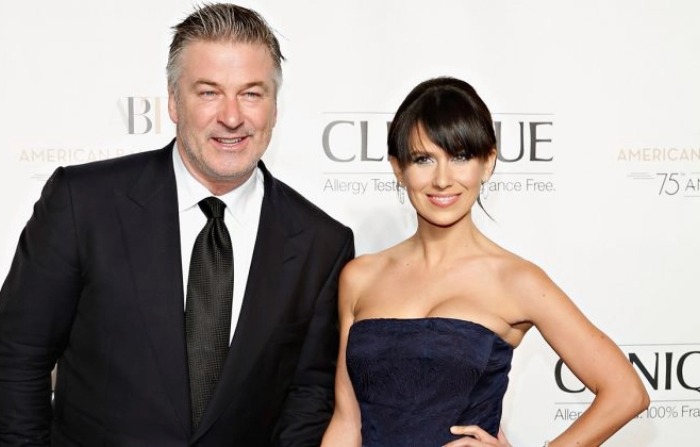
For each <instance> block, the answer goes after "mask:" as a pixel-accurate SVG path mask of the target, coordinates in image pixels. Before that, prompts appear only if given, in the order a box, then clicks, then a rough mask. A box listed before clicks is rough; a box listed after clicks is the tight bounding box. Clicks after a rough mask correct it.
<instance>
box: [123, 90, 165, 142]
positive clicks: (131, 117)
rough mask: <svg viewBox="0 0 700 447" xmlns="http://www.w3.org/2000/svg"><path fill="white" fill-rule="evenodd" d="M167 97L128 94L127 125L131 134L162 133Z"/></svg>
mask: <svg viewBox="0 0 700 447" xmlns="http://www.w3.org/2000/svg"><path fill="white" fill-rule="evenodd" d="M167 103H168V102H167V99H166V98H161V97H159V96H127V98H126V126H127V132H128V133H129V135H144V134H148V133H154V134H160V133H162V131H163V127H162V122H163V119H162V118H163V115H164V114H165V113H166V112H167V110H166V105H167Z"/></svg>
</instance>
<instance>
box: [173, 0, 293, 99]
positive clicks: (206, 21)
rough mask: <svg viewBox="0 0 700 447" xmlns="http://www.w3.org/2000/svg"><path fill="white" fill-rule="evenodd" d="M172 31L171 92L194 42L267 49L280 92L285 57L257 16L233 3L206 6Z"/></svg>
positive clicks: (275, 39)
mask: <svg viewBox="0 0 700 447" xmlns="http://www.w3.org/2000/svg"><path fill="white" fill-rule="evenodd" d="M173 31H174V32H173V40H172V42H171V43H170V52H169V53H168V65H167V67H166V71H167V75H168V89H169V90H170V91H172V92H177V89H176V88H175V87H176V84H177V82H178V79H179V77H180V70H181V68H182V63H181V54H182V51H183V50H184V49H185V47H187V45H188V44H190V43H192V42H195V41H206V42H232V43H248V44H261V45H264V46H265V47H266V48H267V50H268V52H269V53H270V57H272V61H273V63H274V65H275V73H276V75H275V87H276V90H277V91H279V87H280V85H281V83H282V61H283V60H284V56H282V51H281V50H280V44H279V41H278V40H277V37H275V34H274V32H273V31H272V29H271V28H270V26H269V25H268V24H267V22H266V21H265V19H264V18H263V17H262V16H261V15H260V14H258V13H257V12H255V11H253V10H251V9H246V8H244V7H242V6H238V5H234V4H231V3H213V4H204V5H203V6H201V7H198V8H197V9H196V10H195V11H194V12H193V13H192V14H190V15H189V16H188V17H187V18H186V19H185V20H183V21H182V22H181V23H179V24H177V25H175V26H174V27H173Z"/></svg>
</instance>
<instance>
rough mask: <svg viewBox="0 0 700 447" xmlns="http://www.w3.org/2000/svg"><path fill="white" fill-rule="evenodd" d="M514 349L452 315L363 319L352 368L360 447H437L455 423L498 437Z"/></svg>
mask: <svg viewBox="0 0 700 447" xmlns="http://www.w3.org/2000/svg"><path fill="white" fill-rule="evenodd" d="M512 357H513V348H512V347H511V346H510V345H509V344H508V343H506V342H505V341H504V340H503V339H501V338H500V337H499V336H498V335H496V334H495V333H494V332H492V331H491V330H489V329H487V328H485V327H484V326H481V325H479V324H477V323H472V322H469V321H465V320H458V319H452V318H415V319H395V318H377V319H374V318H373V319H366V320H360V321H358V322H356V323H354V324H353V325H352V326H351V327H350V334H349V336H348V345H347V356H346V359H347V366H348V372H349V374H350V379H351V381H352V385H353V387H354V390H355V395H356V396H357V400H358V402H359V404H360V411H361V414H362V445H363V447H399V446H400V447H438V446H441V445H443V444H445V443H447V442H449V441H452V440H455V439H459V437H458V436H455V435H452V434H451V433H450V427H451V426H452V425H473V424H476V425H479V426H480V427H481V428H483V429H484V430H486V431H487V432H489V433H491V434H492V435H494V436H496V434H497V433H498V427H499V425H500V420H501V409H502V402H503V396H504V394H505V392H506V388H507V386H508V372H509V371H510V365H511V359H512Z"/></svg>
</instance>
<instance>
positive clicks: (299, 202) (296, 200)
mask: <svg viewBox="0 0 700 447" xmlns="http://www.w3.org/2000/svg"><path fill="white" fill-rule="evenodd" d="M268 179H269V181H271V182H272V185H271V187H270V188H269V189H268V188H266V192H267V193H270V194H272V195H273V197H272V201H273V203H274V202H277V201H283V202H284V206H285V207H287V208H288V210H289V211H292V212H293V213H294V214H295V215H296V216H297V217H299V218H300V219H302V220H304V221H306V222H313V224H314V225H316V226H317V228H319V229H327V230H329V231H333V232H341V233H345V232H350V231H351V230H350V229H349V228H348V227H347V226H346V225H344V224H343V223H341V222H340V221H338V220H337V219H335V218H334V217H332V216H330V215H329V214H328V213H327V212H326V211H324V210H323V209H321V207H319V206H318V205H316V204H315V203H313V202H312V201H311V200H309V199H308V198H307V197H305V196H304V195H302V194H301V193H300V192H298V191H297V190H296V189H294V188H293V187H291V186H289V185H288V184H287V183H285V182H283V181H282V180H279V179H277V178H275V177H273V176H272V175H269V177H268V176H266V181H267V180H268Z"/></svg>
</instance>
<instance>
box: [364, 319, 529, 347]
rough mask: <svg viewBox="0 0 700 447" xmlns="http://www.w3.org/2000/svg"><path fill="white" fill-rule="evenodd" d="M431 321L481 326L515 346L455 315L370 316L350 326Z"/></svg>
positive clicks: (501, 341) (478, 324)
mask: <svg viewBox="0 0 700 447" xmlns="http://www.w3.org/2000/svg"><path fill="white" fill-rule="evenodd" d="M430 321H444V322H448V323H454V324H461V325H467V326H471V327H476V328H479V329H481V330H483V331H485V332H488V333H489V334H491V335H493V336H494V337H495V338H496V339H497V340H498V341H499V342H500V343H503V344H505V345H506V346H507V347H509V348H510V349H511V350H514V349H515V347H514V346H513V345H511V344H510V343H508V342H507V341H505V340H504V339H503V337H501V336H500V335H498V334H497V333H496V332H494V331H493V330H492V329H489V328H488V327H486V326H484V325H483V324H481V323H477V322H476V321H472V320H464V319H462V318H454V317H439V316H436V317H409V318H398V317H369V318H362V319H360V320H355V321H354V322H353V323H352V326H350V329H351V330H352V328H353V327H354V326H356V325H358V324H359V325H362V324H373V323H380V322H389V323H392V322H396V323H410V322H414V323H420V322H430Z"/></svg>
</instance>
